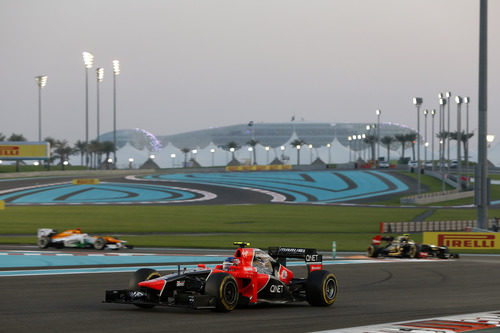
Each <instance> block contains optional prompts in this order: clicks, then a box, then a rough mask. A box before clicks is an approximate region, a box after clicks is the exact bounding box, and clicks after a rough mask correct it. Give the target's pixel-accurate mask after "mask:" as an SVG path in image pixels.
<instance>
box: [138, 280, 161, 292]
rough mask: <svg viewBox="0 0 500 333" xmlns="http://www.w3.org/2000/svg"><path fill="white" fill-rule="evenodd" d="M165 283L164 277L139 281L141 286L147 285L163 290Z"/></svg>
mask: <svg viewBox="0 0 500 333" xmlns="http://www.w3.org/2000/svg"><path fill="white" fill-rule="evenodd" d="M164 285H165V280H163V279H153V280H148V281H142V282H139V287H146V288H151V289H155V290H162V289H163V286H164Z"/></svg>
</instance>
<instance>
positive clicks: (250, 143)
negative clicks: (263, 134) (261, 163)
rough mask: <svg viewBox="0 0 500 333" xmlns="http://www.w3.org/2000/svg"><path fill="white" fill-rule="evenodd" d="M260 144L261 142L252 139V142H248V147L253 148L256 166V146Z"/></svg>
mask: <svg viewBox="0 0 500 333" xmlns="http://www.w3.org/2000/svg"><path fill="white" fill-rule="evenodd" d="M258 143H259V141H257V140H255V139H252V140H250V141H248V142H247V145H249V146H250V147H252V153H253V164H255V165H256V164H257V152H256V151H255V146H257V144H258Z"/></svg>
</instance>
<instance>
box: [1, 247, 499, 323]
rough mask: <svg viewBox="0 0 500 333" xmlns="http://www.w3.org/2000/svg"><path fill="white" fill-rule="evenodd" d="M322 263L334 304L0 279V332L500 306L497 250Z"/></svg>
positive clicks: (372, 319) (325, 319)
mask: <svg viewBox="0 0 500 333" xmlns="http://www.w3.org/2000/svg"><path fill="white" fill-rule="evenodd" d="M327 269H329V270H331V271H333V272H334V273H335V274H336V275H337V278H338V281H339V288H340V289H339V296H338V298H337V301H336V302H335V304H334V305H333V306H331V307H326V308H322V307H311V306H309V305H308V304H307V303H297V304H292V305H282V306H254V307H248V308H243V309H236V310H235V311H233V312H231V313H214V312H211V311H204V310H198V311H196V310H189V309H180V308H154V309H149V310H145V309H139V308H135V307H134V306H128V305H119V304H102V303H101V301H102V299H103V297H104V290H106V289H114V288H122V287H123V288H126V286H127V281H128V278H129V276H130V273H112V274H109V273H103V274H88V275H87V274H80V275H64V276H57V275H53V276H35V277H2V278H0V283H1V285H2V286H4V288H3V290H2V299H3V300H5V301H3V302H0V312H1V313H2V316H1V317H0V323H1V325H2V329H3V330H5V331H40V332H43V331H64V330H68V328H71V329H70V330H71V331H72V332H84V331H85V332H88V330H89V328H90V327H93V329H94V330H97V331H113V332H165V331H169V332H194V331H204V332H227V331H228V330H237V331H238V332H256V331H258V332H311V331H320V330H329V329H342V328H347V327H354V326H361V325H372V324H377V323H385V322H394V321H403V320H416V319H422V318H429V317H433V316H447V315H455V314H461V313H474V312H483V311H492V310H497V309H498V308H499V305H498V299H500V289H499V288H498V285H497V284H498V283H497V281H496V280H495V278H494V277H496V276H500V257H497V256H495V257H491V256H488V257H474V258H473V257H463V258H461V259H459V260H449V261H446V260H443V261H433V262H401V263H378V264H367V265H364V264H357V265H349V264H344V265H330V266H328V268H327ZM293 270H294V271H296V273H297V274H305V272H304V269H303V268H297V269H295V268H294V269H293ZM484 272H488V273H487V274H485V273H484ZM75 323H79V324H78V325H75ZM44 328H45V329H44ZM236 328H237V329H236Z"/></svg>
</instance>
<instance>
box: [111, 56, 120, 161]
mask: <svg viewBox="0 0 500 333" xmlns="http://www.w3.org/2000/svg"><path fill="white" fill-rule="evenodd" d="M117 75H120V61H119V60H113V145H114V146H115V147H114V151H113V159H114V160H115V165H116V76H117Z"/></svg>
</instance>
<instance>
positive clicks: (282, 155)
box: [280, 146, 285, 163]
mask: <svg viewBox="0 0 500 333" xmlns="http://www.w3.org/2000/svg"><path fill="white" fill-rule="evenodd" d="M280 150H281V160H282V161H283V163H284V162H285V146H281V147H280Z"/></svg>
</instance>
